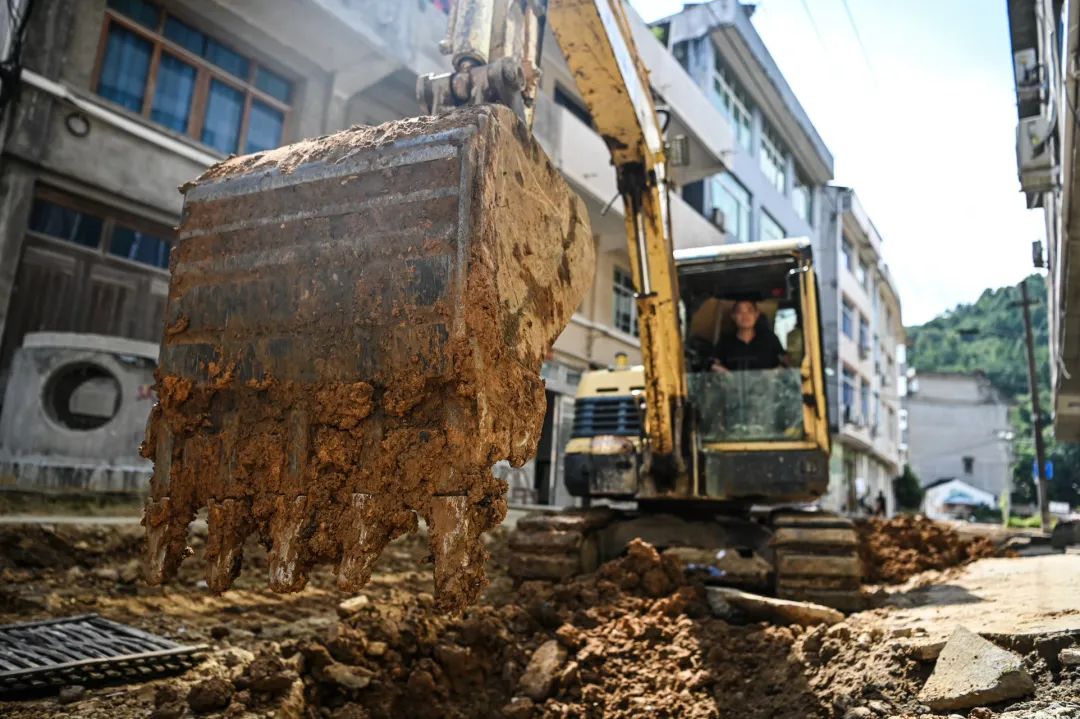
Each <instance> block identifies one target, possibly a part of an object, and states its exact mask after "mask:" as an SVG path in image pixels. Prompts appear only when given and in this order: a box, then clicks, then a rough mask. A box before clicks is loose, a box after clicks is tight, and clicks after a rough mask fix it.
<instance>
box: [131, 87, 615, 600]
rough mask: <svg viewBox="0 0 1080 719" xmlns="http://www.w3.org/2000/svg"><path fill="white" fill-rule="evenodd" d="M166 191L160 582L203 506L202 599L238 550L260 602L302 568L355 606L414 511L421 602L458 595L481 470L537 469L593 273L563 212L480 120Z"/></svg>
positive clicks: (519, 137)
mask: <svg viewBox="0 0 1080 719" xmlns="http://www.w3.org/2000/svg"><path fill="white" fill-rule="evenodd" d="M184 192H185V206H184V215H183V220H182V223H181V226H180V228H179V231H178V233H179V237H180V242H179V244H178V245H177V247H176V249H175V251H174V252H173V254H172V260H171V263H172V264H171V268H170V269H171V275H170V285H169V300H168V307H167V310H166V314H167V317H168V329H167V330H166V332H165V339H164V342H163V346H162V358H161V365H160V367H159V370H158V381H157V384H156V391H157V396H158V400H159V403H158V405H157V407H155V409H154V412H153V415H152V417H151V420H150V426H149V430H148V433H147V438H146V442H145V443H144V445H143V453H144V456H146V457H148V458H150V459H153V460H154V461H155V475H154V478H153V481H152V484H151V497H150V501H149V502H148V505H147V508H146V513H145V519H144V522H145V525H146V530H147V536H148V555H149V563H150V567H151V572H150V574H149V579H150V580H151V581H153V582H163V581H168V580H169V579H170V578H171V577H173V576H174V575H175V574H176V572H177V570H178V567H179V565H180V563H181V562H182V561H183V560H184V558H185V557H186V556H188V554H189V550H188V547H187V543H186V542H187V527H188V524H189V523H190V522H191V521H192V519H193V518H194V516H195V514H196V512H198V511H200V510H201V509H202V508H204V507H205V508H207V509H208V522H209V527H210V529H209V541H208V542H207V544H206V546H205V551H206V562H205V567H206V571H207V576H206V581H207V583H208V585H209V587H210V588H211V589H212V590H214V591H217V592H222V591H225V590H226V589H228V588H229V587H230V586H231V585H232V583H233V581H234V580H235V579H236V577H237V574H238V573H239V571H240V568H241V567H242V566H243V560H242V557H241V552H242V548H243V544H244V540H245V538H246V537H248V536H250V535H257V536H258V537H259V539H260V541H261V542H262V544H263V545H264V546H265V547H266V548H267V551H268V554H267V562H268V563H269V565H270V572H269V586H270V588H271V589H273V590H274V591H281V592H293V591H298V590H300V589H302V588H303V587H304V586H305V584H306V583H307V581H308V578H309V574H310V572H311V570H312V568H313V567H314V566H315V565H317V564H329V565H332V566H335V567H336V575H337V581H338V585H339V587H340V588H341V589H344V590H349V591H356V590H359V589H360V588H361V587H362V586H364V584H365V583H366V582H367V581H368V579H369V577H370V575H371V571H372V567H373V566H374V563H375V561H376V559H377V558H378V556H379V554H380V553H381V552H382V551H383V549H384V548H385V547H386V545H387V543H388V542H389V541H391V540H392V539H394V538H395V537H397V536H400V535H401V534H403V533H405V532H408V531H410V530H412V529H413V528H415V527H416V523H417V516H419V517H421V518H423V519H424V520H425V522H426V523H427V524H428V526H429V527H431V547H430V549H431V552H432V555H433V556H434V558H435V564H434V594H435V597H436V605H437V607H438V608H439V609H440V610H442V611H450V610H455V609H459V608H461V607H462V606H464V605H466V604H468V603H470V602H472V601H473V600H474V599H475V598H476V596H477V595H478V594H479V592H480V591H481V590H482V589H483V587H484V586H485V583H486V580H485V578H484V571H483V568H484V562H485V555H484V548H483V542H482V541H481V539H480V537H481V536H482V535H483V534H484V532H486V531H488V530H490V529H492V528H493V527H496V526H498V525H499V523H500V522H501V521H502V519H503V517H504V516H505V513H506V502H505V494H506V484H505V482H503V481H502V480H499V479H496V478H495V477H493V476H492V474H491V472H490V467H491V466H492V465H493V464H494V463H495V462H497V461H500V460H508V461H509V462H510V463H511V464H513V465H515V466H520V465H521V464H523V463H524V462H526V461H527V460H528V459H529V458H531V457H532V456H533V455H535V453H536V446H537V443H538V441H539V438H540V433H541V429H542V424H543V417H544V412H545V409H546V400H545V396H544V389H543V382H542V380H541V379H540V376H539V371H540V367H541V363H542V361H543V359H544V357H545V355H546V353H547V351H548V349H549V348H550V346H551V343H552V342H553V341H554V340H555V338H556V337H557V336H558V334H559V333H560V332H561V331H562V329H563V328H564V327H565V325H566V323H567V322H568V321H569V319H570V316H571V314H572V313H573V311H574V309H575V308H576V307H577V306H578V304H579V302H580V300H581V298H582V296H583V294H584V292H585V290H586V289H587V287H588V286H589V284H590V283H591V280H592V274H593V272H592V267H593V252H594V250H593V239H592V235H591V233H590V231H589V228H588V221H587V213H586V211H585V208H584V205H583V203H582V201H581V200H580V198H578V197H577V196H576V195H575V194H574V193H573V192H572V191H571V190H570V188H569V187H568V186H567V185H566V183H565V181H564V180H562V178H561V175H560V174H559V172H558V171H557V170H556V169H555V168H554V166H553V165H552V164H551V163H550V161H548V159H547V158H546V156H544V154H543V152H542V151H541V150H540V148H539V145H537V143H536V141H535V139H533V137H532V136H531V134H530V133H529V132H528V130H527V129H526V128H525V127H524V126H523V125H522V123H521V122H520V121H519V120H518V119H517V118H516V116H515V115H514V114H513V113H512V112H511V111H509V110H508V109H506V108H501V107H494V106H488V107H483V108H473V109H468V110H463V111H459V112H454V113H450V114H447V115H444V116H440V117H438V118H412V119H408V120H401V121H396V122H391V123H386V124H384V125H381V126H378V127H364V128H353V129H350V130H346V131H343V132H341V133H337V134H335V135H330V136H326V137H322V138H316V139H314V140H306V141H303V142H300V143H297V144H295V145H290V146H288V147H284V148H280V149H277V150H273V151H271V152H267V153H261V154H258V155H252V156H248V157H241V158H235V159H231V160H227V161H225V162H223V163H220V164H219V165H217V166H215V167H213V168H211V169H210V170H208V171H207V172H206V173H205V174H204V175H203V177H201V178H199V179H198V180H196V181H195V182H193V183H189V184H188V185H186V186H185V188H184Z"/></svg>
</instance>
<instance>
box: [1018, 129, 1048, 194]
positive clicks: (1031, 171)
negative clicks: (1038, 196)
mask: <svg viewBox="0 0 1080 719" xmlns="http://www.w3.org/2000/svg"><path fill="white" fill-rule="evenodd" d="M1054 138H1055V127H1054V123H1053V121H1052V120H1050V118H1047V117H1043V116H1042V115H1038V116H1035V117H1024V118H1021V119H1020V124H1019V125H1017V127H1016V162H1017V165H1019V167H1020V187H1021V189H1023V191H1024V192H1031V193H1039V192H1050V191H1052V190H1053V189H1054V188H1055V187H1057V185H1058V159H1057V153H1056V152H1055V149H1054V144H1055V143H1054Z"/></svg>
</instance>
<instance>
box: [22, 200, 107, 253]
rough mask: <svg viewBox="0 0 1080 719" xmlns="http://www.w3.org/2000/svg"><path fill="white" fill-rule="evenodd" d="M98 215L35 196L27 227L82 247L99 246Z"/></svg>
mask: <svg viewBox="0 0 1080 719" xmlns="http://www.w3.org/2000/svg"><path fill="white" fill-rule="evenodd" d="M101 227H102V222H101V218H100V217H94V216H93V215H87V214H85V213H82V212H79V211H77V210H72V209H70V208H68V207H63V206H61V205H57V204H54V203H52V202H49V201H48V200H42V199H40V198H35V200H34V204H33V205H32V206H31V208H30V223H29V228H30V230H31V231H32V232H39V233H41V234H43V235H48V236H49V237H55V238H57V239H60V240H67V241H68V242H73V243H75V244H76V245H82V246H83V247H94V248H97V247H100V246H101Z"/></svg>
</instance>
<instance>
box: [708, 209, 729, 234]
mask: <svg viewBox="0 0 1080 719" xmlns="http://www.w3.org/2000/svg"><path fill="white" fill-rule="evenodd" d="M709 221H710V222H712V223H713V224H714V225H716V227H717V228H718V229H719V230H720V231H721V232H725V233H726V232H727V215H726V214H724V211H723V210H721V209H720V208H718V207H714V208H713V209H712V217H710V218H709Z"/></svg>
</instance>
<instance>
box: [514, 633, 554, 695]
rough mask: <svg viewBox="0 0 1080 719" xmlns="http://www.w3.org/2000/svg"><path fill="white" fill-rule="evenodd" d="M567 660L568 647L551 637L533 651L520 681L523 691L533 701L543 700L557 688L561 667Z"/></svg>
mask: <svg viewBox="0 0 1080 719" xmlns="http://www.w3.org/2000/svg"><path fill="white" fill-rule="evenodd" d="M565 661H566V649H564V648H563V646H562V645H561V644H559V642H558V640H557V639H549V640H548V641H546V642H544V643H543V644H541V645H540V647H539V648H538V649H537V650H536V651H535V652H533V655H532V658H531V659H529V664H528V665H527V666H526V667H525V673H524V674H522V675H521V679H520V680H519V681H518V687H519V688H520V689H521V693H522V694H524V695H525V696H527V697H529V698H530V699H532V700H533V701H537V702H542V701H544V700H545V699H547V698H548V697H549V696H550V695H551V692H552V691H554V689H555V680H556V679H557V678H558V676H559V669H560V668H562V665H563V662H565Z"/></svg>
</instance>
